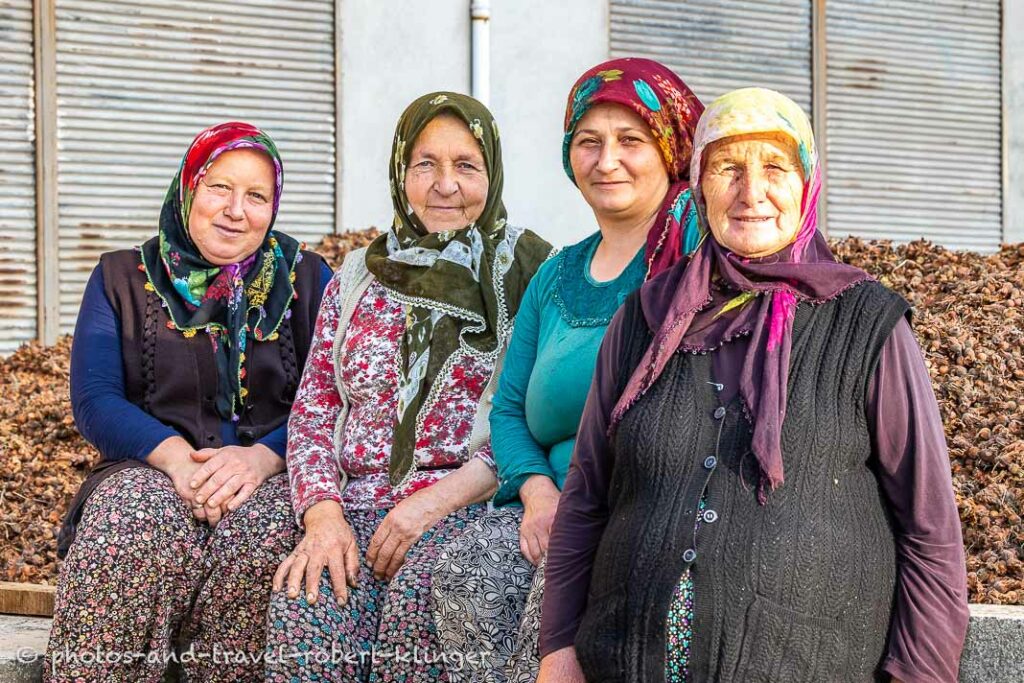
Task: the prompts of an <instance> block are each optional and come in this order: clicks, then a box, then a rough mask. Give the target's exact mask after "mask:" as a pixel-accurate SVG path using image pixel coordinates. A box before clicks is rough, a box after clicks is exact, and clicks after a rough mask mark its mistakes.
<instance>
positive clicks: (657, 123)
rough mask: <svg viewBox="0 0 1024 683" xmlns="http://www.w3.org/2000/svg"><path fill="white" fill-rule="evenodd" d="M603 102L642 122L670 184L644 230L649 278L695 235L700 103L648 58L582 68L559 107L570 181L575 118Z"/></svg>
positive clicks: (692, 243) (688, 248)
mask: <svg viewBox="0 0 1024 683" xmlns="http://www.w3.org/2000/svg"><path fill="white" fill-rule="evenodd" d="M604 102H610V103H614V104H621V105H623V106H625V107H628V108H630V109H632V110H633V111H635V112H636V113H637V114H639V115H640V118H642V119H643V120H644V121H645V122H647V125H648V126H650V129H651V133H652V134H653V135H654V139H655V140H657V141H658V148H659V149H660V150H661V157H662V159H663V160H664V162H665V168H666V170H667V171H668V179H669V183H671V185H670V186H669V190H668V194H666V195H665V201H664V202H663V203H662V205H661V209H660V210H659V211H658V216H657V218H655V221H654V227H653V228H652V229H651V231H650V232H649V233H648V235H647V247H646V254H645V261H646V262H647V277H648V278H651V277H654V276H655V275H657V274H658V273H660V272H662V271H665V270H668V269H669V268H671V267H672V266H673V265H675V263H676V262H677V261H679V260H680V259H681V258H682V257H683V256H684V255H685V254H689V253H691V252H692V251H693V250H694V249H695V248H696V247H697V243H698V241H699V237H700V233H699V231H698V228H697V212H696V207H695V206H694V203H693V201H692V198H691V194H690V184H689V178H690V156H691V153H692V152H693V132H694V128H695V127H696V126H697V121H698V120H699V119H700V115H701V113H702V112H703V111H704V105H703V104H701V102H700V100H699V99H697V96H696V95H694V94H693V91H691V90H690V89H689V88H688V87H686V84H685V83H683V81H682V80H681V79H680V78H679V76H677V75H676V74H675V72H673V71H672V70H671V69H669V68H668V67H666V66H664V65H663V64H659V63H658V62H655V61H653V60H650V59H641V58H637V57H626V58H623V59H612V60H610V61H607V62H604V63H602V64H598V65H597V66H595V67H593V68H592V69H590V70H588V71H586V72H585V73H584V74H583V75H582V76H580V77H579V80H577V81H576V84H575V85H574V86H573V87H572V90H570V91H569V101H568V102H567V103H566V108H565V136H564V137H563V138H562V165H563V166H564V168H565V172H566V174H568V176H569V179H570V180H572V181H573V183H575V182H576V178H575V177H574V176H573V172H572V166H571V165H570V164H569V150H570V148H571V143H572V136H573V134H574V133H575V132H576V124H578V123H579V121H580V119H581V118H583V115H584V114H586V113H587V111H588V110H589V109H590V108H591V107H593V106H594V105H595V104H601V103H604ZM658 226H661V227H660V228H658Z"/></svg>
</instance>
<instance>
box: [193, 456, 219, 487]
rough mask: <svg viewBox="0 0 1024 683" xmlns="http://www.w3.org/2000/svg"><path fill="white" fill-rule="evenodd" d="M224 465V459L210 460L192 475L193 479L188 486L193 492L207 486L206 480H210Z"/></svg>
mask: <svg viewBox="0 0 1024 683" xmlns="http://www.w3.org/2000/svg"><path fill="white" fill-rule="evenodd" d="M223 464H224V460H223V459H222V458H216V459H214V460H209V461H208V462H206V463H204V464H203V465H202V467H200V468H199V469H197V470H196V471H195V472H194V473H193V474H192V479H190V480H189V482H188V485H189V486H190V487H192V490H193V491H195V490H196V489H198V488H199V487H200V486H202V485H203V484H205V483H206V480H207V479H209V478H210V476H211V475H212V474H213V473H214V472H216V471H217V470H218V469H220V466H221V465H223Z"/></svg>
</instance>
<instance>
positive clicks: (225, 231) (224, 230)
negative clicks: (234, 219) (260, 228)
mask: <svg viewBox="0 0 1024 683" xmlns="http://www.w3.org/2000/svg"><path fill="white" fill-rule="evenodd" d="M213 227H214V228H215V229H216V230H217V232H219V233H221V234H222V235H226V236H227V237H238V236H239V235H244V234H245V232H246V231H245V230H244V229H242V228H232V227H230V226H228V225H222V224H220V223H214V224H213Z"/></svg>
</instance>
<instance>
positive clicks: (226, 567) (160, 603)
mask: <svg viewBox="0 0 1024 683" xmlns="http://www.w3.org/2000/svg"><path fill="white" fill-rule="evenodd" d="M297 538H298V529H297V528H296V526H295V522H294V515H293V512H292V506H291V502H290V500H289V495H288V477H287V475H284V474H279V475H277V476H275V477H272V478H270V479H268V480H267V481H266V482H264V483H263V485H262V486H260V488H259V489H257V490H256V491H255V493H253V494H252V496H250V497H249V499H248V500H246V502H245V503H244V504H243V505H242V506H241V507H240V508H238V509H237V510H235V511H234V512H232V513H230V514H228V515H227V516H226V517H224V519H223V520H221V523H220V524H219V525H218V526H217V527H216V528H215V529H211V528H210V527H209V526H208V525H207V524H206V523H205V522H199V521H197V520H196V519H195V518H194V517H193V516H192V513H191V511H190V510H189V508H188V505H186V504H185V502H184V501H183V500H182V499H181V498H180V497H179V496H178V494H177V493H176V492H175V490H174V487H173V485H172V484H171V480H170V479H169V478H168V477H167V476H166V475H165V474H163V473H162V472H160V471H158V470H156V469H153V468H150V467H136V468H131V469H125V470H122V471H120V472H117V473H116V474H113V475H111V476H110V477H108V478H107V479H105V480H104V481H103V482H102V483H101V484H100V485H99V486H98V487H97V488H96V490H95V491H94V492H93V493H92V495H91V496H89V499H88V501H87V502H86V503H85V507H84V510H83V513H82V519H81V522H80V524H79V525H78V529H77V537H76V538H75V542H74V543H73V544H72V545H71V548H70V551H69V553H68V556H67V558H66V559H65V561H64V565H63V567H62V568H61V573H60V578H59V581H58V584H57V594H56V600H55V605H54V618H53V627H52V630H51V631H50V642H49V645H48V647H47V650H46V658H45V662H44V680H47V681H132V682H135V681H159V680H160V679H161V676H162V675H163V673H164V671H165V669H167V668H168V666H169V665H170V666H172V667H174V668H178V667H179V666H180V669H181V670H182V672H183V673H184V674H185V676H186V677H187V678H188V679H189V680H201V681H252V680H259V679H260V678H261V677H262V673H263V664H262V655H263V650H264V644H265V614H266V610H267V603H268V599H269V596H270V585H271V580H272V578H273V576H274V572H275V571H276V570H277V566H278V565H279V564H280V562H281V561H282V560H283V559H284V557H285V556H286V555H287V553H288V552H289V551H290V550H291V549H292V548H293V547H294V546H295V543H296V541H297ZM175 662H178V663H179V664H178V665H175V664H174V663H175Z"/></svg>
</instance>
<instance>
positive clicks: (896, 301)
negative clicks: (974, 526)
mask: <svg viewBox="0 0 1024 683" xmlns="http://www.w3.org/2000/svg"><path fill="white" fill-rule="evenodd" d="M690 173H691V176H690V177H691V178H693V179H694V181H695V183H694V198H695V201H696V203H697V207H698V212H699V216H700V222H701V226H702V227H703V228H704V229H706V230H709V231H710V235H706V237H705V239H704V241H703V243H702V245H701V246H700V247H699V249H698V250H697V252H696V253H695V254H694V255H693V257H692V259H690V260H689V263H685V262H681V263H679V264H678V265H677V266H676V267H674V268H672V269H671V270H670V271H668V272H666V273H665V274H664V275H663V276H662V277H659V278H657V279H655V280H653V281H651V282H649V283H647V284H646V285H644V286H643V287H642V288H641V289H640V291H639V293H638V295H636V296H634V297H632V298H631V299H630V300H629V301H627V302H626V304H625V305H624V306H623V308H622V309H621V310H620V311H619V313H618V314H617V316H616V318H615V319H614V320H613V321H612V323H611V324H610V325H609V329H608V334H607V336H606V338H605V341H604V344H603V346H602V349H601V352H600V355H599V357H598V363H597V370H596V373H595V377H594V384H593V386H592V388H591V393H590V395H589V397H588V402H587V408H586V410H585V411H584V415H583V419H582V422H581V425H580V432H579V435H578V438H577V442H576V455H575V458H574V460H573V463H572V465H571V468H570V472H569V475H568V477H567V479H566V485H565V492H564V494H563V496H562V501H561V504H560V505H559V510H558V516H557V518H556V519H555V523H554V528H553V531H552V538H551V547H550V551H549V557H548V566H547V591H546V594H545V602H544V612H543V624H542V627H541V652H542V654H543V655H544V660H543V664H542V667H541V677H540V679H539V680H540V681H543V682H545V683H550V681H574V680H583V678H584V675H585V677H586V679H587V680H600V681H625V680H629V681H661V680H668V681H682V680H694V681H787V682H788V681H820V680H844V681H847V680H848V681H869V680H889V677H892V679H893V680H900V679H902V680H914V681H917V680H928V681H955V680H956V672H957V664H958V661H959V656H960V650H961V647H962V643H963V638H964V634H965V629H966V625H967V605H966V576H965V570H964V555H963V546H962V542H961V535H960V524H959V520H958V518H957V509H956V505H955V502H954V498H953V491H952V483H951V478H950V472H949V463H948V460H947V455H946V446H945V441H944V437H943V432H942V423H941V421H940V419H939V414H938V410H937V406H936V402H935V397H934V394H933V393H932V390H931V385H930V383H929V379H928V375H927V372H926V370H925V367H924V363H923V359H922V356H921V352H920V349H919V348H918V347H917V344H916V342H915V340H914V337H913V333H912V331H911V329H910V326H909V324H908V321H907V317H906V316H907V314H908V306H907V304H906V302H905V301H904V300H903V299H902V298H901V297H899V296H898V295H896V294H894V293H892V292H891V291H889V290H887V289H886V288H885V287H883V286H882V285H881V284H879V283H878V282H876V281H874V280H872V279H871V278H870V277H869V276H868V275H867V273H865V272H863V271H861V270H859V269H857V268H853V267H851V266H846V265H842V264H839V263H837V262H835V260H834V258H833V257H832V255H831V252H830V251H829V249H828V245H827V244H826V242H825V240H824V239H823V237H822V236H821V233H819V232H818V230H817V200H818V193H819V191H820V188H821V180H820V176H819V171H818V162H817V155H816V152H815V148H814V139H813V136H812V133H811V127H810V123H809V122H808V120H807V117H806V116H805V115H804V113H803V112H802V111H801V110H800V108H799V107H797V105H795V104H794V103H793V102H792V101H791V100H789V99H787V98H786V97H784V96H782V95H780V94H778V93H776V92H773V91H770V90H764V89H760V88H748V89H744V90H738V91H735V92H732V93H729V94H727V95H724V96H722V97H720V98H719V99H717V100H715V102H713V103H712V104H711V105H710V106H709V107H708V109H707V110H706V111H705V112H704V114H703V116H702V117H701V120H700V123H699V124H698V126H697V133H696V137H695V142H694V153H693V160H692V162H691V167H690ZM883 419H884V422H882V420H883ZM883 425H884V427H883Z"/></svg>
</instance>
